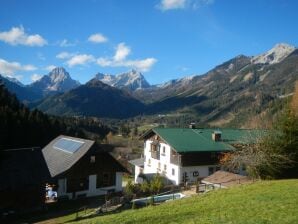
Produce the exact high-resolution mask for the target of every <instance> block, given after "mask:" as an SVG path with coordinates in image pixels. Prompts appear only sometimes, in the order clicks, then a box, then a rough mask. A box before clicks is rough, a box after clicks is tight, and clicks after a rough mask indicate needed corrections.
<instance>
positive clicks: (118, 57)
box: [114, 43, 131, 61]
mask: <svg viewBox="0 0 298 224" xmlns="http://www.w3.org/2000/svg"><path fill="white" fill-rule="evenodd" d="M130 52H131V50H130V47H128V46H126V45H125V43H120V44H118V46H117V47H116V53H115V55H114V60H115V61H123V60H125V58H126V57H127V56H128V55H129V54H130Z"/></svg>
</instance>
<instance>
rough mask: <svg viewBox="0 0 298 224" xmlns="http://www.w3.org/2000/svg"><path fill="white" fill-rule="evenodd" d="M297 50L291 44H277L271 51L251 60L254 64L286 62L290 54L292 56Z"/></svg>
mask: <svg viewBox="0 0 298 224" xmlns="http://www.w3.org/2000/svg"><path fill="white" fill-rule="evenodd" d="M295 49H296V48H295V47H294V46H291V45H289V44H285V43H279V44H276V45H275V46H274V47H273V48H272V49H270V50H269V51H267V52H265V53H263V54H260V55H257V56H254V57H252V59H251V62H252V63H253V64H275V63H279V62H281V61H282V60H284V59H285V58H286V57H287V56H288V55H289V54H291V53H292V52H293V51H294V50H295Z"/></svg>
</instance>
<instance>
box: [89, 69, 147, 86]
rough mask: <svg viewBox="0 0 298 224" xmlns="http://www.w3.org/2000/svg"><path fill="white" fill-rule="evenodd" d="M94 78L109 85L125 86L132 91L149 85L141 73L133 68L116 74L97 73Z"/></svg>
mask: <svg viewBox="0 0 298 224" xmlns="http://www.w3.org/2000/svg"><path fill="white" fill-rule="evenodd" d="M95 78H96V79H98V80H100V81H102V82H103V83H106V84H108V85H110V86H113V87H117V88H127V89H129V90H132V91H134V90H137V89H144V88H148V87H150V85H149V83H148V82H147V81H146V79H145V78H144V76H143V75H142V73H140V72H139V71H137V70H134V69H132V70H131V71H129V72H125V73H120V74H117V75H109V74H102V73H97V74H96V75H95Z"/></svg>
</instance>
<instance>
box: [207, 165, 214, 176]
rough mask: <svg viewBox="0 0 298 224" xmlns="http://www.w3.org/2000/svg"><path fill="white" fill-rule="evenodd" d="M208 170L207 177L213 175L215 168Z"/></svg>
mask: <svg viewBox="0 0 298 224" xmlns="http://www.w3.org/2000/svg"><path fill="white" fill-rule="evenodd" d="M208 170H209V175H211V174H213V173H214V170H215V167H209V168H208Z"/></svg>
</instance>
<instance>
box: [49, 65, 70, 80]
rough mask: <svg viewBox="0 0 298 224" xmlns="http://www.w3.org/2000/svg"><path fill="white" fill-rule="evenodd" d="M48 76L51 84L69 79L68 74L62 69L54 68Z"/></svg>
mask: <svg viewBox="0 0 298 224" xmlns="http://www.w3.org/2000/svg"><path fill="white" fill-rule="evenodd" d="M48 76H49V77H50V78H51V80H52V82H60V81H63V80H65V79H69V78H71V77H70V75H69V73H68V72H67V71H66V70H65V69H64V68H63V67H56V68H54V69H53V70H52V71H51V72H50V73H49V74H48Z"/></svg>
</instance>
